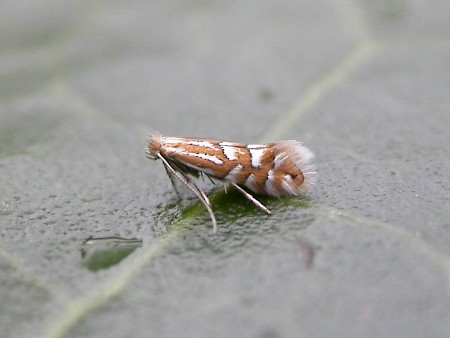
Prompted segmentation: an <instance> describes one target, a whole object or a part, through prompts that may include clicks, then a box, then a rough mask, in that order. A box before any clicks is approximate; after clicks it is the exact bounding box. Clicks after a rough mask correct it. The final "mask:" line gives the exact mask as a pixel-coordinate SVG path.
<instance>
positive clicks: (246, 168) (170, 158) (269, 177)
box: [146, 134, 316, 232]
mask: <svg viewBox="0 0 450 338" xmlns="http://www.w3.org/2000/svg"><path fill="white" fill-rule="evenodd" d="M146 154H147V157H148V158H149V159H152V160H157V159H160V160H161V161H162V163H163V165H164V168H165V169H166V172H167V175H168V176H169V178H170V180H171V182H172V185H173V186H174V188H175V190H176V187H175V181H174V177H176V178H177V179H179V180H180V181H181V182H183V184H184V185H186V186H187V187H188V188H189V189H190V190H192V192H194V194H195V195H196V196H197V197H198V199H199V200H200V201H201V202H202V203H203V205H204V206H205V208H206V210H207V211H208V213H209V215H210V217H211V220H212V223H213V230H214V232H216V231H217V222H216V218H215V216H214V212H213V210H212V206H211V203H210V201H209V199H208V197H207V196H206V194H205V193H204V192H203V191H202V190H201V189H200V188H199V187H198V186H197V185H196V184H195V183H194V182H193V181H192V180H191V177H192V176H193V177H197V178H198V177H199V176H200V175H201V174H203V175H206V176H208V177H209V178H211V179H215V180H219V181H223V182H226V183H229V184H230V185H232V186H233V187H234V188H236V189H237V190H238V191H239V192H241V193H242V194H243V195H244V196H245V197H246V198H247V199H248V200H249V201H250V202H252V203H253V204H255V205H256V206H257V207H258V208H259V209H260V210H262V211H264V212H265V213H267V214H270V211H269V209H267V208H266V207H265V206H264V205H263V204H262V203H261V202H259V201H258V200H257V199H256V198H255V197H253V196H252V195H251V194H250V193H249V192H248V191H247V190H250V191H252V192H254V193H257V194H261V195H268V196H275V197H283V196H297V195H300V194H302V193H305V192H307V191H308V190H309V189H310V187H311V186H312V185H313V184H314V181H315V176H316V172H315V170H314V168H313V166H312V165H311V164H310V161H311V159H312V158H313V157H314V155H313V153H312V152H311V151H310V150H309V149H308V148H306V147H304V146H302V145H301V143H300V142H297V141H293V140H288V141H279V142H274V143H267V144H248V145H246V144H241V143H232V142H223V141H216V140H210V139H197V138H183V137H163V136H161V135H156V134H154V135H151V136H150V137H149V138H148V145H147V149H146ZM243 187H245V188H247V190H244V188H243Z"/></svg>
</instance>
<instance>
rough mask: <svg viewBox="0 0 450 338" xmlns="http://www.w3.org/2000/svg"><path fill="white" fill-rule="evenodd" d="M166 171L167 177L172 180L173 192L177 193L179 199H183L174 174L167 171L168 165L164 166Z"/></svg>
mask: <svg viewBox="0 0 450 338" xmlns="http://www.w3.org/2000/svg"><path fill="white" fill-rule="evenodd" d="M164 169H165V170H166V173H167V176H169V178H170V183H172V187H173V190H175V192H176V193H177V196H178V198H179V199H181V194H180V192H179V191H178V189H177V186H176V185H175V180H174V178H173V174H172V172H171V171H169V169H167V167H166V165H164Z"/></svg>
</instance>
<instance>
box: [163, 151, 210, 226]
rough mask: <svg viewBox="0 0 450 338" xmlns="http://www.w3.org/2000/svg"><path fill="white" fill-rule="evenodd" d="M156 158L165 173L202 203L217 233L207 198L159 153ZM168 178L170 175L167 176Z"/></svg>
mask: <svg viewBox="0 0 450 338" xmlns="http://www.w3.org/2000/svg"><path fill="white" fill-rule="evenodd" d="M157 156H158V157H159V158H160V159H161V161H162V162H163V164H164V167H165V168H166V170H167V171H169V172H170V173H171V174H172V175H175V176H176V178H178V179H179V180H180V181H181V182H182V183H183V184H184V185H185V186H187V187H188V188H189V189H190V190H191V191H192V192H193V193H194V194H195V195H196V196H197V198H198V199H199V200H200V201H201V202H202V203H203V205H204V206H205V208H206V210H207V211H208V213H209V217H210V218H211V221H212V224H213V231H214V232H217V221H216V217H215V216H214V212H213V210H212V207H211V202H210V201H209V198H208V196H206V194H205V193H204V192H203V191H202V190H201V189H200V188H199V187H197V185H195V183H193V182H191V181H190V180H189V178H187V177H186V176H185V175H184V174H183V173H182V172H180V171H178V170H175V169H174V168H173V167H172V166H171V165H170V163H169V162H168V161H167V160H166V159H165V158H164V156H162V155H161V154H160V153H158V154H157ZM169 176H170V175H169Z"/></svg>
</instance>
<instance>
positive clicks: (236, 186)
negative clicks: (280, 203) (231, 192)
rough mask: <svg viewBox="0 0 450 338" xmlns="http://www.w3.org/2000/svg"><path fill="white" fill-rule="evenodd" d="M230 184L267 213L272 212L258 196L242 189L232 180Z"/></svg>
mask: <svg viewBox="0 0 450 338" xmlns="http://www.w3.org/2000/svg"><path fill="white" fill-rule="evenodd" d="M230 184H231V185H232V186H233V187H235V188H236V189H237V190H238V191H239V192H240V193H241V194H242V195H244V196H245V198H246V199H248V200H249V201H250V202H252V203H253V204H254V205H256V206H257V207H258V208H259V209H260V210H262V211H264V212H265V213H266V214H269V215H270V214H271V213H270V210H269V209H267V208H266V207H265V206H264V204H262V203H261V202H260V201H258V200H257V199H256V198H254V197H253V196H252V195H250V194H249V193H248V192H247V191H245V190H244V189H242V188H241V187H240V186H238V185H237V184H236V183H233V182H230Z"/></svg>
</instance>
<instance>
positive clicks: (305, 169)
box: [275, 140, 317, 196]
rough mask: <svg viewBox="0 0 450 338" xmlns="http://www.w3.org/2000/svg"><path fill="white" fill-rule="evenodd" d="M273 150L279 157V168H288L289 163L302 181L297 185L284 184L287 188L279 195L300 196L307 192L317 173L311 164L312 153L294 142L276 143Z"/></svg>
mask: <svg viewBox="0 0 450 338" xmlns="http://www.w3.org/2000/svg"><path fill="white" fill-rule="evenodd" d="M275 149H276V152H277V153H278V154H280V155H281V156H280V160H281V161H280V166H284V165H286V166H289V162H291V163H293V164H294V166H295V167H296V168H297V169H298V170H299V171H300V172H301V174H302V175H303V181H302V182H301V183H300V184H299V185H296V186H293V185H292V184H291V183H287V182H286V183H285V184H287V185H288V186H285V189H283V190H284V192H285V194H281V195H284V196H286V195H300V194H303V193H306V192H307V191H309V190H310V189H311V188H312V186H313V185H314V184H315V182H316V179H317V172H316V170H315V167H314V165H312V164H311V160H312V159H313V158H314V153H313V152H312V151H311V150H309V149H308V148H306V147H305V146H303V145H302V144H301V143H300V142H298V141H294V140H288V141H280V142H277V143H276V144H275ZM280 169H281V168H280Z"/></svg>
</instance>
